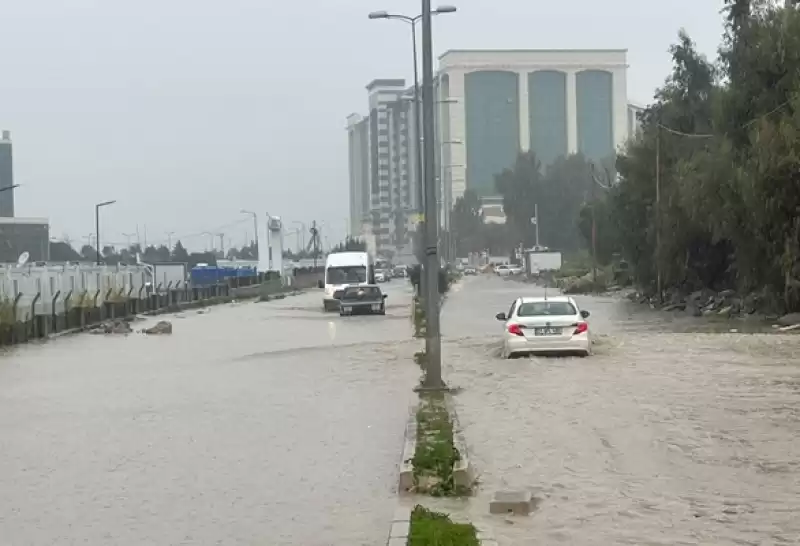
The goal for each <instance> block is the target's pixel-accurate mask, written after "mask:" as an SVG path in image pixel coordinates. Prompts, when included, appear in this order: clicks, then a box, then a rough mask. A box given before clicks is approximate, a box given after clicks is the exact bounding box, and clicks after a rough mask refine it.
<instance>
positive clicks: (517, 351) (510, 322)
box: [497, 296, 592, 358]
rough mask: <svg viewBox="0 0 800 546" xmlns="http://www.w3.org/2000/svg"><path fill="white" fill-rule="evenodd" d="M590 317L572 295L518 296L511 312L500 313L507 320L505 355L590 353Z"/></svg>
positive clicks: (504, 334) (504, 343)
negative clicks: (588, 320) (587, 320)
mask: <svg viewBox="0 0 800 546" xmlns="http://www.w3.org/2000/svg"><path fill="white" fill-rule="evenodd" d="M588 317H589V312H588V311H581V310H580V309H578V304H577V303H575V300H574V299H572V298H570V297H569V296H554V297H546V296H542V297H528V298H517V299H516V300H515V301H514V303H512V304H511V309H509V311H508V314H507V315H506V313H498V314H497V320H501V321H503V322H505V331H504V332H503V358H513V357H514V356H518V355H521V354H530V353H548V354H556V353H575V354H579V355H581V356H589V355H590V354H592V341H591V337H590V334H589V323H588V322H586V319H587V318H588Z"/></svg>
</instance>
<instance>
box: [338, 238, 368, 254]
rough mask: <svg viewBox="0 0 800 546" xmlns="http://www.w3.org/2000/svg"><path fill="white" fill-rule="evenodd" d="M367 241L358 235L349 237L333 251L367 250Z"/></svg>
mask: <svg viewBox="0 0 800 546" xmlns="http://www.w3.org/2000/svg"><path fill="white" fill-rule="evenodd" d="M366 250H367V243H366V242H365V241H363V240H361V239H359V238H357V237H347V238H346V239H345V240H344V241H343V242H341V243H339V244H338V245H336V246H335V247H333V248H332V249H331V252H366Z"/></svg>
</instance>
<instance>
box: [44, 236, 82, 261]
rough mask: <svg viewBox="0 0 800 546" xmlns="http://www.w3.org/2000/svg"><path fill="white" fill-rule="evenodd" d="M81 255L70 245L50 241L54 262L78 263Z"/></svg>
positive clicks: (51, 257)
mask: <svg viewBox="0 0 800 546" xmlns="http://www.w3.org/2000/svg"><path fill="white" fill-rule="evenodd" d="M80 259H81V255H80V254H78V253H77V252H76V251H75V249H74V248H72V247H71V246H70V245H69V244H68V243H65V242H62V241H50V260H51V261H54V262H77V261H80Z"/></svg>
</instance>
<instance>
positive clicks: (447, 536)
mask: <svg viewBox="0 0 800 546" xmlns="http://www.w3.org/2000/svg"><path fill="white" fill-rule="evenodd" d="M479 544H480V542H479V541H478V531H477V529H475V526H474V525H472V524H470V523H453V521H451V520H450V517H449V516H448V515H447V514H442V513H440V512H433V511H432V510H428V509H427V508H425V507H423V506H420V505H417V506H415V507H414V510H413V511H412V512H411V529H410V532H409V536H408V546H479Z"/></svg>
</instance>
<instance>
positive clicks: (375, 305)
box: [372, 303, 381, 311]
mask: <svg viewBox="0 0 800 546" xmlns="http://www.w3.org/2000/svg"><path fill="white" fill-rule="evenodd" d="M372 310H373V311H380V310H381V306H380V304H377V303H373V304H372Z"/></svg>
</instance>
